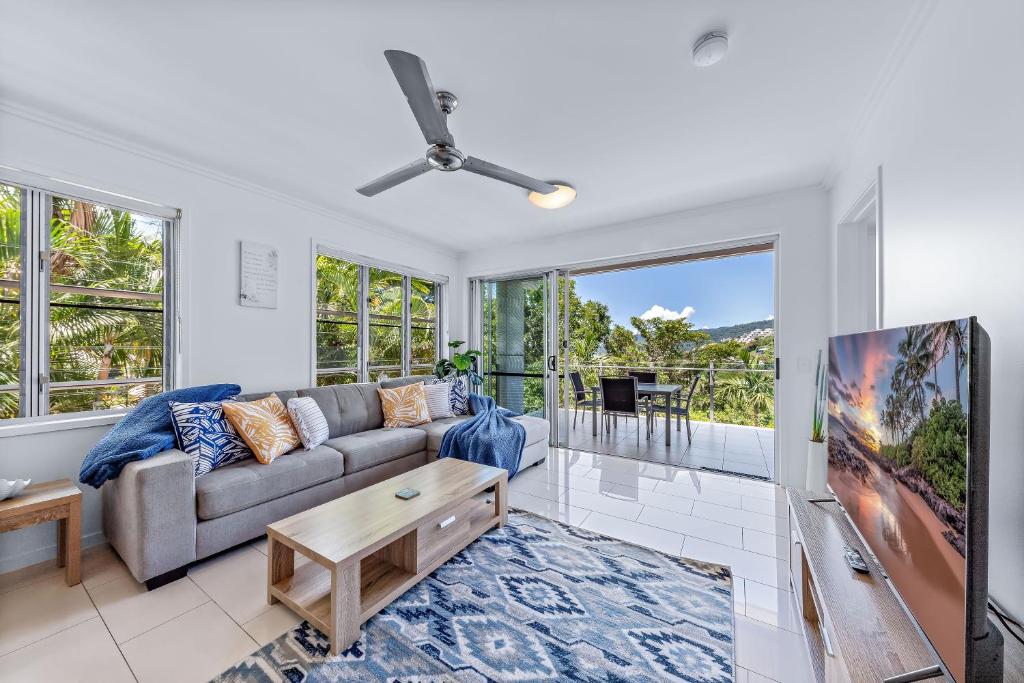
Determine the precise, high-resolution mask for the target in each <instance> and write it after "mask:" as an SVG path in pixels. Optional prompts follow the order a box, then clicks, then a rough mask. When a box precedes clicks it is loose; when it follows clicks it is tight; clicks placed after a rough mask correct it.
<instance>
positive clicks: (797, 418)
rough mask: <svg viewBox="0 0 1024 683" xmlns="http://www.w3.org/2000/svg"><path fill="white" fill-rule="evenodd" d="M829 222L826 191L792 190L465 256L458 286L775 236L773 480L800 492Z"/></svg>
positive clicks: (825, 316)
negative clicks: (482, 278)
mask: <svg viewBox="0 0 1024 683" xmlns="http://www.w3.org/2000/svg"><path fill="white" fill-rule="evenodd" d="M828 221H829V210H828V199H827V196H826V195H825V192H824V191H823V190H820V189H815V188H810V189H803V190H795V191H791V192H785V193H780V194H774V195H769V196H766V197H759V198H753V199H748V200H743V201H738V202H731V203H728V204H720V205H715V206H709V207H705V208H703V209H698V210H692V211H685V212H680V213H674V214H668V215H664V216H658V217H654V218H650V219H646V220H640V221H633V222H629V223H624V224H618V225H611V226H605V227H602V228H597V229H594V230H589V231H585V232H578V233H574V234H571V235H564V236H558V237H553V238H551V239H547V240H543V241H536V242H528V243H522V244H516V245H512V246H503V247H501V248H500V249H483V250H479V251H475V252H470V253H468V254H466V255H464V256H462V257H461V259H460V261H461V269H462V278H460V279H462V280H465V279H466V278H469V277H473V276H479V275H497V274H501V273H510V272H518V271H523V270H529V269H539V268H543V267H544V266H559V265H569V264H573V263H580V262H584V261H589V260H602V259H609V258H618V257H625V256H631V255H640V254H648V253H652V252H659V251H665V250H676V249H686V248H692V247H702V246H706V245H709V244H713V243H716V242H723V241H730V240H741V239H745V238H751V237H762V236H769V235H778V236H779V251H778V259H777V263H778V278H777V279H778V283H779V291H778V301H779V307H778V322H777V324H778V328H777V332H778V338H777V340H776V346H777V352H778V354H779V358H780V359H781V363H782V378H781V381H780V382H779V387H778V394H777V397H776V400H777V405H778V422H777V426H778V434H779V443H778V446H779V455H780V466H779V470H778V472H779V478H780V481H781V482H782V483H785V484H789V483H792V484H799V485H801V486H802V485H803V482H804V474H805V466H806V457H807V437H808V433H809V430H810V414H811V406H812V404H813V400H814V367H815V363H816V361H817V352H818V349H820V348H823V347H824V345H825V343H826V340H827V336H828V328H829V307H828V303H829V297H828V293H829V286H828V283H829V271H828ZM709 286H712V285H711V284H710V283H709Z"/></svg>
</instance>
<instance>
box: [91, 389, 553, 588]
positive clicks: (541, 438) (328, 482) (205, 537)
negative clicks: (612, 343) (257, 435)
mask: <svg viewBox="0 0 1024 683" xmlns="http://www.w3.org/2000/svg"><path fill="white" fill-rule="evenodd" d="M423 379H424V378H423V377H404V378H401V379H396V380H391V381H388V382H383V383H382V384H377V383H366V384H342V385H336V386H331V387H313V388H309V389H299V390H287V391H277V392H275V393H276V394H277V395H278V396H279V397H280V398H281V400H282V401H284V402H287V401H288V399H289V398H292V397H294V396H310V397H312V398H313V400H315V401H316V402H317V404H318V405H319V406H320V409H321V410H323V413H324V415H325V416H326V418H327V424H328V426H329V428H330V438H329V439H328V441H327V442H326V443H324V444H323V445H321V446H318V447H317V448H315V449H313V450H311V451H306V450H304V449H302V448H298V449H296V450H294V451H292V452H291V453H288V454H286V455H284V456H281V457H279V458H277V459H275V460H274V461H273V462H272V463H271V464H269V465H261V464H259V463H258V462H256V461H255V460H248V461H245V462H240V463H236V464H233V465H228V466H226V467H221V468H218V469H216V470H214V471H213V472H210V473H209V474H206V475H203V476H202V477H199V478H198V479H197V478H195V477H194V476H193V472H192V459H191V458H190V457H189V456H188V455H186V454H185V453H183V452H181V451H179V450H169V451H165V452H163V453H160V454H158V455H156V456H154V457H152V458H149V459H147V460H141V461H137V462H132V463H129V464H128V465H127V466H126V467H125V468H124V470H122V472H121V474H120V476H118V478H117V479H112V480H110V481H108V482H107V483H106V484H104V486H103V529H104V532H105V533H106V536H107V539H108V540H109V541H110V544H111V545H112V546H113V547H114V549H115V550H117V552H118V554H120V556H121V558H122V559H123V560H124V562H125V564H126V565H128V569H129V570H130V571H131V573H132V575H133V576H135V578H136V579H138V580H139V581H144V582H146V584H147V585H148V586H149V587H150V588H155V587H157V586H159V585H163V584H164V583H167V582H168V581H172V580H174V579H176V578H179V577H180V576H183V575H184V574H185V570H186V569H187V568H188V565H189V564H190V563H192V562H195V561H196V560H201V559H203V558H205V557H209V556H210V555H213V554H215V553H218V552H220V551H222V550H225V549H227V548H231V547H232V546H235V545H238V544H240V543H244V542H246V541H249V540H252V539H254V538H257V537H259V536H261V535H262V534H264V533H265V532H266V526H267V524H270V523H271V522H274V521H277V520H279V519H283V518H285V517H288V516H289V515H293V514H295V513H297V512H301V511H302V510H305V509H308V508H310V507H313V506H315V505H320V504H321V503H324V502H327V501H328V500H332V499H334V498H337V497H338V496H343V495H345V494H346V493H350V492H352V491H355V490H358V489H361V488H363V487H365V486H369V485H371V484H375V483H377V482H379V481H382V480H384V479H388V478H390V477H393V476H395V475H396V474H400V473H402V472H406V471H408V470H411V469H414V468H416V467H420V466H422V465H424V464H426V463H428V462H430V461H431V460H434V459H436V458H437V451H438V449H439V448H440V446H441V439H442V438H443V436H444V433H445V432H446V431H447V430H448V429H449V428H451V427H452V426H453V425H455V424H457V423H459V422H460V421H462V420H466V419H469V418H468V416H467V417H454V418H447V419H442V420H437V421H435V422H430V423H428V424H425V425H420V426H418V427H408V428H401V429H387V428H384V426H383V424H384V415H383V413H382V411H381V404H380V398H379V396H378V394H377V388H378V387H379V386H383V387H385V388H387V387H389V386H400V385H403V384H408V383H410V382H418V381H422V380H423ZM268 394H269V392H267V393H260V394H248V395H242V396H240V397H239V399H240V400H254V399H257V398H262V397H263V396H266V395H268ZM515 419H517V420H518V421H520V422H521V423H522V425H523V426H524V427H525V428H526V446H525V447H524V449H523V457H522V461H521V463H520V470H522V469H525V468H526V467H529V466H530V465H534V464H537V463H538V462H540V461H542V460H543V459H544V458H545V457H546V456H547V452H548V431H549V425H548V422H547V420H542V419H540V418H536V417H529V416H523V417H518V418H515ZM368 514H372V511H371V512H369V513H368ZM358 523H359V520H353V524H358Z"/></svg>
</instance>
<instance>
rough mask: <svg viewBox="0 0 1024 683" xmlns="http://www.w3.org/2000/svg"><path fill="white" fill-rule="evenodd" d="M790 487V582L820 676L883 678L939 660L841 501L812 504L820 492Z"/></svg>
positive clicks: (831, 678) (826, 678) (824, 678)
mask: <svg viewBox="0 0 1024 683" xmlns="http://www.w3.org/2000/svg"><path fill="white" fill-rule="evenodd" d="M786 492H787V494H788V497H789V540H790V545H789V552H790V556H789V563H790V581H791V583H792V584H793V591H794V592H795V595H796V604H797V609H799V610H800V613H801V614H800V616H801V617H802V619H801V624H802V626H803V632H804V640H805V641H806V643H807V649H808V651H809V653H810V658H811V665H812V668H813V670H814V675H815V678H816V680H817V681H819V682H822V681H826V682H827V683H832V682H833V681H857V682H859V681H865V682H867V681H870V682H871V683H878V682H879V681H884V680H885V679H887V678H890V677H893V676H898V675H900V674H904V673H909V672H911V671H918V670H921V669H924V668H927V667H932V666H936V665H938V663H939V660H938V657H937V656H936V655H935V654H934V653H933V652H932V650H931V648H930V646H929V645H928V643H927V641H926V640H925V639H924V637H923V636H922V635H921V634H920V632H919V631H918V629H917V625H916V624H915V623H914V622H913V620H912V619H911V618H910V617H909V616H908V615H907V613H906V612H905V611H904V610H903V607H902V606H901V605H900V602H899V600H898V598H897V597H896V595H895V594H894V592H893V590H892V588H890V586H889V585H888V583H887V582H886V581H885V579H884V578H883V577H882V575H881V572H880V570H879V569H878V565H877V564H876V563H874V562H873V561H872V560H871V559H870V557H871V556H870V554H869V553H868V552H867V550H866V549H865V548H864V546H863V544H862V543H861V542H860V539H859V538H858V537H857V533H856V532H855V531H854V529H853V526H852V525H851V524H850V522H849V520H848V519H847V518H846V516H845V515H844V513H843V510H842V508H840V507H839V505H838V503H835V502H826V503H812V502H810V499H812V498H813V497H814V496H813V495H812V494H811V493H810V492H809V491H804V490H800V489H793V488H790V489H787V490H786ZM844 546H850V547H852V548H854V549H856V550H858V551H860V552H861V554H862V555H863V556H864V558H865V559H866V560H867V561H868V565H869V566H871V574H868V575H865V574H858V573H857V572H855V571H853V570H852V569H851V568H850V566H849V565H848V564H847V563H846V557H845V548H844ZM930 680H947V681H951V680H952V679H951V678H949V677H948V676H945V677H943V676H940V677H939V678H933V679H930Z"/></svg>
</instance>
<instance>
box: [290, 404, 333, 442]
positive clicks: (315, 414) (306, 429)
mask: <svg viewBox="0 0 1024 683" xmlns="http://www.w3.org/2000/svg"><path fill="white" fill-rule="evenodd" d="M287 408H288V417H290V418H291V419H292V426H294V427H295V431H296V432H298V433H299V440H300V441H302V445H303V446H305V448H306V450H307V451H311V450H313V449H314V448H316V447H317V446H319V445H320V444H322V443H323V442H324V441H327V439H329V438H331V433H330V430H329V429H328V428H327V418H326V417H324V411H322V410H320V406H319V405H317V402H316V401H314V400H313V399H312V398H310V397H309V396H296V397H295V398H290V399H288V406H287Z"/></svg>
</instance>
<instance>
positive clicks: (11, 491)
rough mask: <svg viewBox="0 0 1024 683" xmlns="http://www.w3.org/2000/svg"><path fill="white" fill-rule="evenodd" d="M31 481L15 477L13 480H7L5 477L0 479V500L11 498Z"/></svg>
mask: <svg viewBox="0 0 1024 683" xmlns="http://www.w3.org/2000/svg"><path fill="white" fill-rule="evenodd" d="M31 483H32V480H31V479H15V480H14V481H7V480H6V479H0V500H4V499H6V498H12V497H14V496H16V495H18V494H19V493H21V492H22V490H23V489H24V488H25V487H26V486H28V485H29V484H31Z"/></svg>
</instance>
